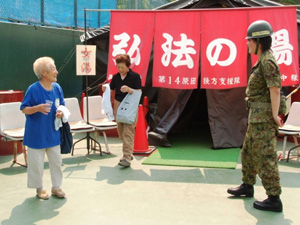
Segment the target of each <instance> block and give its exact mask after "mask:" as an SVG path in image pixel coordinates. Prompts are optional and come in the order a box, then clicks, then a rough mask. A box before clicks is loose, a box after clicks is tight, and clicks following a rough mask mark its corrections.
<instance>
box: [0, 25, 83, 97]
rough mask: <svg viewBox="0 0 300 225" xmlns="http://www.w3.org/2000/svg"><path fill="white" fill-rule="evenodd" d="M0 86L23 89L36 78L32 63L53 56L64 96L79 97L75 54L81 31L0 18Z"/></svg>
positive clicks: (8, 88) (4, 88)
mask: <svg viewBox="0 0 300 225" xmlns="http://www.w3.org/2000/svg"><path fill="white" fill-rule="evenodd" d="M0 30H1V42H0V49H1V51H0V62H1V67H0V80H1V81H0V90H23V91H24V94H25V91H26V90H27V88H28V86H29V85H30V84H32V83H33V82H35V81H37V77H36V76H35V74H34V73H33V69H32V64H33V62H34V60H35V59H37V58H38V57H41V56H50V57H52V58H53V59H54V60H55V63H56V67H57V70H59V69H60V68H61V67H62V66H64V65H65V64H66V63H67V62H66V60H69V62H68V63H67V64H66V65H65V66H64V69H63V70H62V71H61V72H60V74H59V75H58V83H59V84H60V85H61V86H62V88H63V91H64V95H65V97H80V95H81V90H82V77H78V76H76V54H75V53H74V54H73V56H72V57H71V58H68V56H70V54H71V52H72V50H75V47H76V45H77V44H80V41H79V35H81V34H82V32H78V31H73V30H64V29H54V28H45V27H35V26H29V25H20V24H12V23H5V22H0Z"/></svg>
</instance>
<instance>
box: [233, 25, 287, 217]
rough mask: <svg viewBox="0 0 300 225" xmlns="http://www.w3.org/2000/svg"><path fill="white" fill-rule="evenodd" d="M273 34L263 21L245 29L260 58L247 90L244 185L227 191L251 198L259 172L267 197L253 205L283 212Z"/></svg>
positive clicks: (277, 73)
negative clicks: (277, 140) (277, 146)
mask: <svg viewBox="0 0 300 225" xmlns="http://www.w3.org/2000/svg"><path fill="white" fill-rule="evenodd" d="M272 33H273V30H272V27H271V25H270V24H269V23H268V22H266V21H263V20H259V21H256V22H254V23H252V24H251V25H250V26H249V28H248V31H247V39H248V42H247V45H248V48H249V53H252V54H256V55H257V56H258V57H259V59H258V61H257V62H256V64H255V65H254V66H253V68H252V71H251V75H250V78H249V81H248V86H247V89H246V96H247V97H246V102H247V106H248V108H249V118H248V129H247V133H246V136H245V140H244V144H243V148H242V172H243V178H242V181H243V184H241V185H240V186H239V187H237V188H230V189H228V190H227V192H228V193H230V194H232V195H234V196H246V197H253V194H254V189H253V185H254V184H255V182H256V175H257V174H258V175H259V177H260V178H261V181H262V184H263V186H264V188H265V189H266V194H267V195H268V198H267V199H266V200H264V201H262V202H260V201H255V202H254V203H253V206H254V208H257V209H261V210H269V211H275V212H282V203H281V200H280V198H279V195H280V194H281V186H280V177H279V171H278V165H277V153H276V149H275V147H276V139H277V134H278V126H283V122H282V120H281V119H280V117H279V116H278V114H279V106H280V89H281V75H280V71H279V67H278V65H277V62H276V60H275V58H274V56H273V54H272V52H271V50H270V48H271V43H272V38H271V35H272Z"/></svg>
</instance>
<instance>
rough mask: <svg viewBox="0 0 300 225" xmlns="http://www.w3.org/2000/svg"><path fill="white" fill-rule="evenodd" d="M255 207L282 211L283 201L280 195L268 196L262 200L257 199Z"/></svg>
mask: <svg viewBox="0 0 300 225" xmlns="http://www.w3.org/2000/svg"><path fill="white" fill-rule="evenodd" d="M253 207H254V208H256V209H260V210H266V211H272V212H282V202H281V200H280V198H279V196H268V198H267V199H265V200H263V201H262V202H260V201H255V202H254V203H253Z"/></svg>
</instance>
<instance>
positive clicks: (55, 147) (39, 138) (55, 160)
mask: <svg viewBox="0 0 300 225" xmlns="http://www.w3.org/2000/svg"><path fill="white" fill-rule="evenodd" d="M33 70H34V73H35V74H36V76H37V78H38V79H39V80H38V81H36V82H35V83H33V84H32V85H30V86H29V88H28V89H27V91H26V94H25V97H24V99H23V102H22V104H21V108H20V109H21V110H22V112H23V113H24V114H26V124H25V134H24V140H23V144H24V145H26V146H27V147H28V168H27V174H28V176H27V177H28V182H27V185H28V187H29V188H36V192H37V196H38V198H40V199H48V198H49V195H48V193H47V191H46V190H45V189H44V188H43V170H44V156H45V153H46V154H47V157H48V160H49V168H50V173H51V181H52V190H51V192H52V195H54V196H56V197H58V198H64V197H65V193H64V192H63V190H62V189H61V185H62V170H61V164H62V159H61V153H60V132H59V130H56V129H55V125H54V121H55V118H62V117H63V112H62V111H57V107H58V106H59V105H65V101H64V96H63V91H62V88H61V87H60V85H59V84H57V83H56V81H57V75H58V72H57V70H56V66H55V63H54V60H53V59H52V58H50V57H41V58H38V59H37V60H36V61H35V62H34V63H33ZM52 103H54V104H52Z"/></svg>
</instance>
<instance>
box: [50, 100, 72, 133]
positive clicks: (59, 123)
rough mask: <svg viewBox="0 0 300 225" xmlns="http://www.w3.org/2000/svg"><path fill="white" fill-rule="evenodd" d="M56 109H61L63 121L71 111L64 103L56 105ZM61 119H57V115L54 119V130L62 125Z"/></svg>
mask: <svg viewBox="0 0 300 225" xmlns="http://www.w3.org/2000/svg"><path fill="white" fill-rule="evenodd" d="M56 111H62V112H63V114H64V115H63V117H62V118H61V119H62V121H63V122H64V123H66V122H68V119H69V116H70V115H71V112H70V111H69V110H68V108H67V107H66V106H64V105H60V106H58V108H57V110H56ZM61 119H58V118H57V117H56V118H55V120H54V126H55V130H59V128H60V127H62V122H61Z"/></svg>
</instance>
